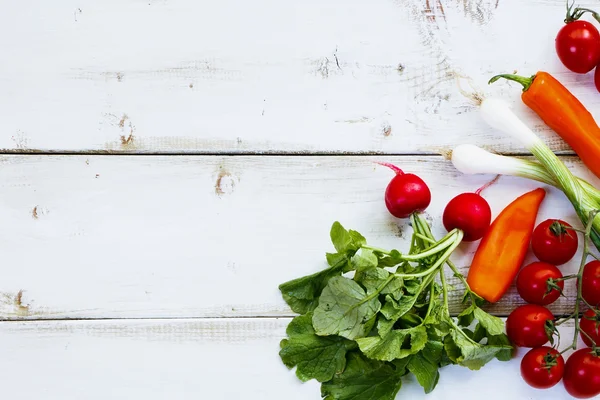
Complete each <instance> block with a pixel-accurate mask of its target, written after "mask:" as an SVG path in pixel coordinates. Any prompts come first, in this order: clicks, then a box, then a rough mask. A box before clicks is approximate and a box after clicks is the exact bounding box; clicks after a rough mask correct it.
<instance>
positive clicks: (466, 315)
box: [457, 305, 476, 326]
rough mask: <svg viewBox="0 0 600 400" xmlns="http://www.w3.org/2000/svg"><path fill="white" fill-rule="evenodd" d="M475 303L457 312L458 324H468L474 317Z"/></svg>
mask: <svg viewBox="0 0 600 400" xmlns="http://www.w3.org/2000/svg"><path fill="white" fill-rule="evenodd" d="M475 308H476V306H475V305H471V306H469V307H468V308H466V309H464V310H463V311H462V312H461V313H460V314H458V316H457V317H458V324H459V325H460V326H469V325H471V323H472V322H473V320H474V319H475V314H474V313H475Z"/></svg>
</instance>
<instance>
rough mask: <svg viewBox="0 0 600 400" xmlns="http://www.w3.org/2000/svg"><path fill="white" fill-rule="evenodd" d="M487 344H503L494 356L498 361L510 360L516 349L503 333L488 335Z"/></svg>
mask: <svg viewBox="0 0 600 400" xmlns="http://www.w3.org/2000/svg"><path fill="white" fill-rule="evenodd" d="M488 345H494V346H504V349H502V350H500V351H499V352H498V353H497V354H496V358H497V359H498V360H499V361H510V360H511V359H512V358H513V356H514V354H515V351H516V348H515V347H513V345H512V344H511V343H510V339H509V338H508V336H506V335H504V334H502V335H496V336H489V337H488Z"/></svg>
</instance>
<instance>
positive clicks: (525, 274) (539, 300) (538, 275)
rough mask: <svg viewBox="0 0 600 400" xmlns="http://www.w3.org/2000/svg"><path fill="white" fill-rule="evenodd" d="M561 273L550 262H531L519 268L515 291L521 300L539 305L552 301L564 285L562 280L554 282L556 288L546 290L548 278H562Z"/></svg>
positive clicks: (556, 297)
mask: <svg viewBox="0 0 600 400" xmlns="http://www.w3.org/2000/svg"><path fill="white" fill-rule="evenodd" d="M562 277H563V274H562V273H561V272H560V270H559V269H558V268H556V267H555V266H554V265H552V264H548V263H545V262H540V261H537V262H533V263H531V264H529V265H527V266H525V267H523V268H522V269H521V271H520V272H519V275H518V276H517V292H519V295H520V296H521V298H522V299H523V300H525V301H526V302H528V303H532V304H539V305H541V306H545V305H548V304H550V303H554V302H555V301H556V299H558V297H559V296H560V293H561V291H562V289H563V288H564V287H565V283H564V281H558V282H555V285H556V286H558V287H559V288H560V290H561V291H559V290H557V289H556V288H554V289H552V290H551V291H550V293H548V294H546V293H547V292H548V280H549V279H554V280H556V279H559V278H562Z"/></svg>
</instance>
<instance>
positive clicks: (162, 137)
mask: <svg viewBox="0 0 600 400" xmlns="http://www.w3.org/2000/svg"><path fill="white" fill-rule="evenodd" d="M443 3H444V4H443V6H442V2H440V1H439V0H431V1H430V0H403V1H399V0H397V1H389V0H374V1H369V2H364V1H360V0H351V1H347V0H326V1H321V0H309V1H294V2H292V1H288V2H277V1H273V0H255V1H253V2H248V3H246V4H240V2H238V1H234V0H221V1H195V0H173V1H168V2H167V1H156V0H148V1H140V0H106V1H102V2H96V1H92V0H77V1H75V0H66V1H61V2H60V4H54V3H52V4H50V3H49V2H47V1H43V0H35V1H33V2H31V1H30V2H16V3H14V4H11V5H10V7H6V8H5V9H4V10H3V12H2V15H0V45H1V46H2V48H4V49H6V51H8V53H7V54H6V57H4V60H3V62H2V63H1V65H0V84H1V85H2V87H3V90H2V92H1V93H0V110H1V111H0V132H2V134H1V135H0V149H4V151H15V152H26V151H29V152H32V151H67V152H71V151H94V152H105V151H106V152H124V153H188V152H189V153H215V152H217V153H218V152H231V153H239V152H371V153H375V152H382V153H398V154H410V153H423V152H426V153H431V152H435V151H438V150H439V147H440V146H447V145H453V144H456V143H464V142H476V143H480V144H483V145H490V146H494V147H495V148H496V149H497V150H499V151H511V152H515V151H517V152H522V151H523V149H522V148H521V147H520V146H519V145H518V143H514V141H511V140H509V139H507V138H505V137H504V136H503V135H501V134H499V133H498V132H496V131H493V130H491V129H490V128H488V127H487V126H486V125H485V124H483V123H482V122H481V120H480V118H479V116H478V114H477V112H476V109H475V108H474V107H473V106H472V105H471V104H470V103H469V101H468V100H467V98H465V97H464V96H462V95H461V94H460V91H459V88H458V86H457V82H456V81H455V80H454V79H453V76H455V75H456V74H460V75H461V76H465V77H468V78H470V79H471V80H472V82H473V83H474V84H475V85H476V86H477V87H479V88H480V89H481V90H484V91H486V92H488V93H490V94H497V95H501V96H504V97H505V98H507V99H509V100H510V101H511V102H512V103H513V104H514V106H515V109H516V111H517V112H518V113H519V115H520V116H522V117H523V118H525V119H526V120H527V122H528V124H529V125H531V126H532V127H534V129H535V130H536V131H538V132H539V133H540V134H541V135H542V136H543V137H544V138H546V139H547V140H548V142H549V143H550V144H551V146H552V147H553V148H554V149H555V150H557V151H566V150H568V148H567V147H566V146H565V144H564V143H563V142H562V141H561V140H560V139H559V138H558V137H557V135H555V134H554V133H552V132H551V131H549V130H548V128H547V127H545V126H544V125H543V123H541V120H540V119H539V118H537V117H536V116H535V115H533V113H532V112H531V111H529V110H527V109H526V108H525V106H523V105H522V104H521V103H520V99H519V95H520V89H519V88H518V87H517V86H516V85H514V84H513V85H511V84H508V83H497V84H496V85H493V86H490V87H488V85H487V80H488V79H489V78H490V77H491V76H492V75H495V74H497V73H504V72H513V71H514V70H517V71H518V72H519V73H521V74H525V75H530V74H533V73H535V72H536V71H537V70H538V69H539V68H543V69H545V70H547V71H549V72H551V73H554V74H556V76H557V77H558V78H559V79H560V80H561V81H562V82H563V83H565V85H567V87H568V88H569V89H571V90H572V91H573V93H575V94H576V95H577V96H578V97H579V98H580V99H581V100H582V102H583V103H584V104H585V105H586V106H587V107H588V108H589V109H590V110H591V111H592V112H593V113H594V115H595V116H600V114H599V112H600V111H599V110H600V107H598V106H599V105H600V103H599V102H600V100H599V97H598V96H597V93H596V90H595V88H594V86H593V83H592V79H591V76H590V75H589V74H588V75H586V76H581V75H576V74H573V73H570V72H568V71H567V70H566V69H565V68H564V67H563V66H562V65H561V64H560V62H559V61H558V59H557V57H556V55H555V52H554V48H553V46H554V35H555V32H556V31H557V30H558V28H559V27H560V26H561V25H562V20H563V18H564V1H559V0H535V1H534V0H531V1H528V2H523V1H514V0H503V1H497V0H477V1H474V0H473V1H471V0H469V1H467V0H465V1H453V2H443ZM579 5H581V6H586V5H587V6H590V7H592V6H594V5H595V3H593V2H590V1H584V2H581V3H580V4H579ZM258 10H269V12H259V11H258ZM249 15H251V16H252V17H251V18H249V17H248V16H249ZM531 15H536V21H535V24H536V25H535V29H533V30H524V29H525V28H523V29H517V28H515V27H527V26H530V24H531V19H530V18H531ZM586 18H587V17H586ZM527 29H528V28H527ZM525 37H526V39H524V38H525ZM467 42H468V43H469V46H465V43H467ZM462 85H463V88H465V89H468V86H467V83H466V80H465V81H464V82H463V83H462Z"/></svg>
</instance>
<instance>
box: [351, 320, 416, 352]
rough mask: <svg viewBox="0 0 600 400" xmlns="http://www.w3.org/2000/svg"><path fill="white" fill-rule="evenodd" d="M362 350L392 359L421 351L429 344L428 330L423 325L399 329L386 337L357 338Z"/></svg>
mask: <svg viewBox="0 0 600 400" xmlns="http://www.w3.org/2000/svg"><path fill="white" fill-rule="evenodd" d="M356 342H357V343H358V347H359V348H360V350H361V351H362V352H363V353H364V354H365V355H366V356H367V357H369V358H372V359H374V360H380V361H392V360H395V359H397V358H404V357H408V356H410V355H411V354H416V353H418V352H419V351H421V350H422V349H423V348H424V347H425V344H427V330H426V329H425V327H424V326H423V325H420V326H417V327H414V328H410V329H397V330H392V331H391V332H389V333H388V334H387V335H385V337H383V338H382V337H380V336H370V337H365V338H359V339H356Z"/></svg>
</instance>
